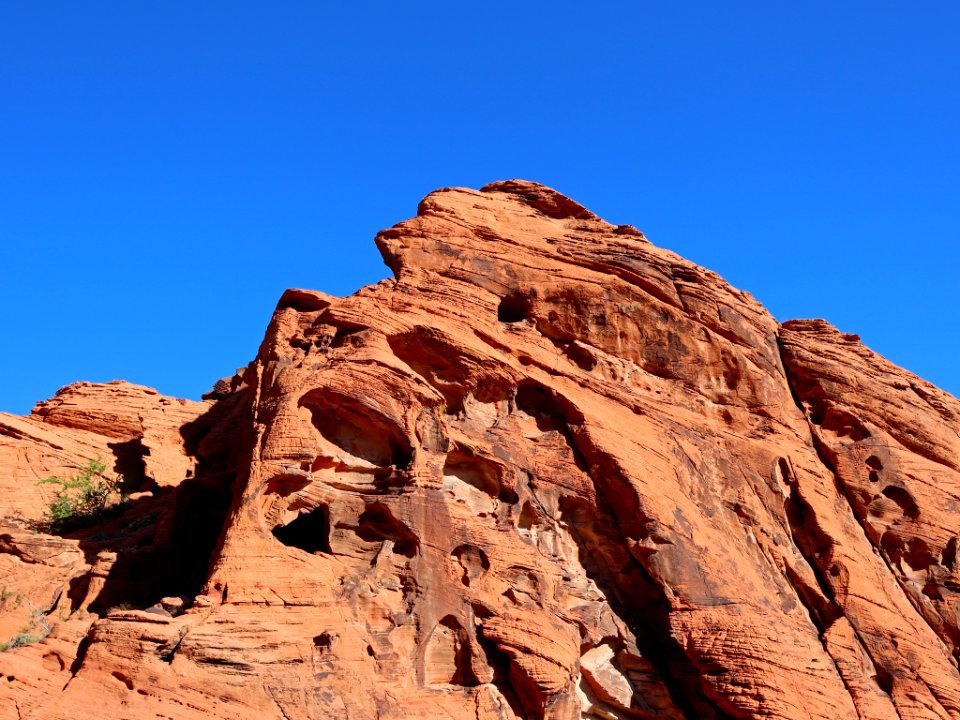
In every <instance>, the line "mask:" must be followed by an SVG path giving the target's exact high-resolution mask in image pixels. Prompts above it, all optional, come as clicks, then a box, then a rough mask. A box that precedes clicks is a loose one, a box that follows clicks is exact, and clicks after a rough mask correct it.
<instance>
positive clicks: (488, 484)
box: [443, 446, 519, 504]
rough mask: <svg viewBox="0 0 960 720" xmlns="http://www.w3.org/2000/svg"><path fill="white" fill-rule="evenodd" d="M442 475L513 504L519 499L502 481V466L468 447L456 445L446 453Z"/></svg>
mask: <svg viewBox="0 0 960 720" xmlns="http://www.w3.org/2000/svg"><path fill="white" fill-rule="evenodd" d="M443 475H444V477H448V478H456V479H458V480H460V481H462V482H465V483H466V484H468V485H470V486H472V487H475V488H476V489H477V490H480V491H481V492H484V493H486V494H487V495H490V496H491V497H495V498H499V499H500V500H502V501H503V502H506V503H509V504H513V503H515V502H517V501H518V500H519V497H518V496H517V493H516V491H515V490H514V489H513V488H511V487H509V486H508V485H505V484H504V482H503V467H502V466H500V465H498V464H497V463H495V462H492V461H491V460H487V459H486V458H483V457H480V456H479V455H474V454H473V452H472V451H471V450H470V449H469V448H463V447H459V446H458V447H457V448H455V449H454V450H453V451H452V452H450V453H449V454H448V455H447V460H446V462H445V463H444V465H443Z"/></svg>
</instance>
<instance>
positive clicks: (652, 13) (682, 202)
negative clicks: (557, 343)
mask: <svg viewBox="0 0 960 720" xmlns="http://www.w3.org/2000/svg"><path fill="white" fill-rule="evenodd" d="M958 37H960V5H958V4H957V3H955V2H910V3H907V2H883V1H882V0H880V1H876V0H874V1H872V2H856V1H853V2H842V3H837V2H817V1H814V2H804V3H771V2H739V3H718V2H705V1H703V2H666V1H658V2H619V3H610V2H602V1H601V2H589V3H582V2H576V3H574V2H552V3H546V4H545V3H512V2H511V3H506V2H486V3H453V2H444V3H436V2H416V3H398V2H382V3H367V2H353V3H320V2H289V1H285V0H276V1H275V2H271V3H259V2H258V3H253V2H246V1H244V0H239V1H238V0H232V1H231V2H215V1H211V2H189V3H187V2H176V1H171V2H162V3H158V2H146V1H143V0H131V2H109V3H107V2H97V1H96V0H91V1H90V2H67V0H60V1H56V0H52V1H49V2H44V1H43V0H39V1H38V2H6V3H2V4H0V249H2V253H3V264H2V266H3V268H4V272H3V275H2V282H0V301H2V313H0V338H2V343H3V352H2V354H0V378H2V381H0V410H6V411H12V412H19V413H24V412H27V411H29V408H30V407H31V406H32V405H33V403H34V402H35V401H37V400H40V399H42V398H45V397H47V396H49V395H51V394H52V393H53V392H54V391H55V390H56V389H57V388H58V387H60V386H62V385H64V384H67V383H69V382H72V381H74V380H81V379H86V380H94V381H105V380H110V379H113V378H123V379H127V380H130V381H132V382H137V383H143V384H148V385H152V386H154V387H157V388H159V389H160V390H161V391H162V392H165V393H169V394H174V395H180V396H185V397H193V398H196V397H199V395H200V394H201V393H202V392H204V391H206V390H207V389H208V388H210V387H211V386H212V384H213V383H214V381H216V380H217V379H218V378H219V377H222V376H224V375H229V374H232V372H233V371H234V369H235V368H237V367H238V366H241V365H244V364H246V363H247V362H248V361H249V360H250V359H252V358H253V356H254V355H255V353H256V350H257V346H258V344H259V342H260V340H261V338H262V335H263V331H264V329H265V327H266V325H267V322H268V320H269V317H270V314H271V312H272V310H273V307H274V305H275V303H276V301H277V299H278V297H279V296H280V293H281V292H282V291H283V289H284V288H286V287H310V288H317V289H321V290H325V291H327V292H331V293H334V294H341V295H345V294H349V293H351V292H353V291H354V290H356V289H357V288H359V287H360V286H362V285H364V284H366V283H370V282H373V281H376V280H379V279H381V278H383V277H386V276H387V275H388V274H389V272H388V271H387V269H386V268H385V267H384V266H383V265H382V263H381V261H380V258H379V255H378V254H377V251H376V249H375V247H374V244H373V242H372V238H373V236H374V234H375V233H376V231H377V230H378V229H380V228H382V227H387V226H389V225H391V224H393V223H394V222H397V221H399V220H402V219H405V218H408V217H410V216H411V215H413V214H414V212H415V208H416V205H417V202H418V201H419V200H420V198H421V197H422V196H423V195H425V194H426V193H427V192H429V191H431V190H433V189H435V188H437V187H442V186H449V185H466V186H472V187H479V186H480V185H483V184H485V183H487V182H490V181H492V180H496V179H503V178H512V177H521V178H527V179H531V180H537V181H539V182H543V183H546V184H548V185H551V186H553V187H555V188H557V189H558V190H560V191H562V192H564V193H566V194H568V195H570V196H571V197H573V198H575V199H576V200H578V201H580V202H581V203H583V204H585V205H587V206H588V207H590V208H591V209H593V210H594V211H596V212H598V213H599V214H600V215H602V216H603V217H605V218H607V219H608V220H610V221H612V222H615V223H632V224H635V225H637V226H638V227H639V228H641V229H642V230H644V231H645V232H646V233H647V235H648V236H649V237H650V238H651V239H652V240H653V241H654V242H655V243H656V244H658V245H661V246H664V247H668V248H671V249H673V250H676V251H677V252H679V253H681V254H682V255H685V256H686V257H688V258H690V259H692V260H694V261H696V262H698V263H700V264H702V265H705V266H707V267H709V268H711V269H712V270H715V271H717V272H719V273H720V274H722V275H723V276H725V277H726V278H727V279H728V280H730V281H731V282H732V283H734V284H735V285H737V286H738V287H742V288H744V289H746V290H749V291H751V292H752V293H753V294H754V295H755V296H756V297H757V298H758V299H760V300H761V301H762V302H764V303H765V304H766V305H767V307H769V308H770V310H771V311H772V312H773V313H774V315H775V316H776V317H777V318H778V319H780V320H786V319H789V318H793V317H825V318H827V319H829V320H830V321H831V322H833V323H834V324H836V325H838V326H839V327H840V328H841V329H842V330H844V331H847V332H856V333H859V334H860V335H861V336H862V337H863V339H864V340H865V341H866V342H867V343H868V344H869V345H871V346H872V347H873V348H874V349H876V350H877V351H879V352H881V353H883V354H884V355H886V356H887V357H889V358H890V359H892V360H894V361H895V362H897V363H899V364H901V365H904V366H906V367H908V368H909V369H911V370H913V371H914V372H916V373H918V374H919V375H921V376H923V377H925V378H927V379H929V380H931V381H933V382H935V383H937V384H939V385H940V386H941V387H943V388H945V389H947V390H949V391H951V392H953V393H954V394H960V363H958V358H960V340H958V336H960V308H958V303H957V294H958V290H960V281H958V274H957V271H958V264H960V243H958V240H960V197H958V196H960V152H958V151H960V42H958V40H957V38H958Z"/></svg>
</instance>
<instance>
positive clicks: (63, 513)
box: [38, 460, 122, 532]
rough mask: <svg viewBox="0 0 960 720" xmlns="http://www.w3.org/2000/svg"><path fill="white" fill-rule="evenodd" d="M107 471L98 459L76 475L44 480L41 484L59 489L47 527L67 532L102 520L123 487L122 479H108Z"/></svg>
mask: <svg viewBox="0 0 960 720" xmlns="http://www.w3.org/2000/svg"><path fill="white" fill-rule="evenodd" d="M106 470H107V466H106V465H104V464H103V463H102V462H100V461H99V460H89V461H88V462H87V466H86V467H85V468H81V469H79V472H78V473H77V474H76V475H73V476H71V477H65V478H64V477H57V476H53V477H48V478H47V479H46V480H41V481H40V482H39V483H38V484H40V485H57V486H58V487H57V490H56V495H55V496H54V498H53V500H51V501H50V504H49V505H48V506H47V516H46V519H45V525H46V528H47V529H49V530H51V531H53V532H65V531H69V530H73V529H76V528H78V527H83V526H85V525H93V524H95V523H97V522H100V521H101V520H103V519H104V514H105V511H106V510H107V508H108V507H109V506H110V504H111V500H112V499H113V498H114V497H115V496H116V495H117V493H118V492H119V490H120V485H121V484H122V479H121V478H108V477H107V476H106V475H105V474H104V473H105V472H106Z"/></svg>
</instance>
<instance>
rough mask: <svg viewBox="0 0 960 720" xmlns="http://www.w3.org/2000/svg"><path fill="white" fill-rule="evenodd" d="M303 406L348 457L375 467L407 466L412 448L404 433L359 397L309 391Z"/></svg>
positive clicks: (302, 403) (324, 436)
mask: <svg viewBox="0 0 960 720" xmlns="http://www.w3.org/2000/svg"><path fill="white" fill-rule="evenodd" d="M300 405H301V406H304V407H307V408H308V409H309V410H310V415H311V419H312V421H313V425H314V427H315V428H316V429H317V431H318V432H319V433H320V434H321V435H322V436H323V438H324V439H325V440H327V441H328V442H330V443H331V444H333V445H335V446H336V447H338V448H340V449H341V450H342V451H343V452H344V453H346V456H347V457H344V458H341V460H342V461H343V462H345V463H347V464H349V463H350V462H351V458H354V459H359V460H360V461H362V462H365V463H368V464H370V465H374V466H376V467H389V466H391V465H392V466H395V467H396V468H398V469H403V468H406V467H407V466H408V465H409V464H410V461H411V459H412V457H413V448H412V447H411V445H410V441H409V440H408V439H407V438H406V436H405V435H404V433H402V432H401V431H400V429H399V428H398V427H396V426H395V425H394V424H393V423H391V422H390V421H389V420H387V419H386V418H383V417H378V416H377V415H376V414H375V413H373V412H372V411H371V410H370V409H369V408H366V407H363V406H362V405H360V404H359V403H358V402H357V400H356V399H354V398H350V397H347V396H345V395H340V394H339V393H331V392H317V393H308V394H307V395H306V396H304V397H303V398H302V399H301V400H300Z"/></svg>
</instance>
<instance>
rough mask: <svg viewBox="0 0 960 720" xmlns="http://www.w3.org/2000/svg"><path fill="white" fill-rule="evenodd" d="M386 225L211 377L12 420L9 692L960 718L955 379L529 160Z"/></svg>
mask: <svg viewBox="0 0 960 720" xmlns="http://www.w3.org/2000/svg"><path fill="white" fill-rule="evenodd" d="M377 242H378V245H379V247H380V249H381V251H382V253H383V255H384V257H385V259H386V261H387V263H388V265H389V266H390V267H391V269H392V270H393V271H394V274H395V278H394V279H393V280H388V281H384V282H381V283H378V284H377V285H375V286H371V287H367V288H363V289H362V290H360V291H359V292H358V293H356V294H355V295H353V296H351V297H348V298H334V297H330V296H327V295H324V294H322V293H318V292H313V291H308V290H290V291H288V292H287V293H285V294H284V296H283V297H282V298H281V300H280V303H279V306H278V308H277V311H276V313H275V315H274V318H273V320H272V322H271V324H270V327H269V328H268V330H267V334H266V338H265V340H264V342H263V345H262V346H261V348H260V352H259V354H258V356H257V358H256V360H255V361H254V362H253V363H251V365H250V366H249V367H248V368H247V369H246V370H245V371H244V372H243V373H242V374H239V375H237V376H235V377H234V378H233V379H232V380H230V381H222V382H221V383H218V386H217V388H216V390H215V392H214V393H213V394H211V396H210V398H211V399H210V400H208V401H207V402H205V403H203V404H200V403H187V402H184V401H176V400H170V399H168V398H162V397H160V396H158V395H155V394H154V395H150V392H151V391H147V390H146V389H143V388H135V387H132V386H126V385H111V386H81V387H77V386H71V388H68V389H66V390H65V391H62V394H61V395H58V397H57V398H55V399H54V400H52V401H49V402H47V403H42V404H41V405H39V406H38V408H37V410H35V413H34V416H33V417H31V418H14V417H11V416H0V433H2V434H3V436H4V437H2V438H0V441H2V442H0V459H2V460H3V462H2V463H0V493H2V494H0V498H2V499H3V501H4V504H3V512H4V513H5V514H6V515H7V516H8V519H7V521H6V524H5V525H4V527H2V528H0V551H2V552H3V553H5V554H2V555H0V572H2V573H3V576H2V577H3V582H4V583H6V586H7V588H9V589H8V590H7V591H6V592H5V594H6V593H11V595H10V596H9V597H8V599H7V601H6V602H7V604H8V605H10V606H11V608H10V609H9V610H8V608H7V606H6V605H4V606H3V607H0V617H5V614H6V613H8V612H13V608H12V606H13V605H15V604H16V600H15V599H16V597H23V598H25V600H24V601H22V602H21V606H24V607H28V609H29V610H30V614H29V617H30V618H32V620H28V621H27V622H33V624H34V628H33V631H34V632H35V633H36V631H37V629H38V628H39V630H41V631H42V632H40V633H38V634H43V633H45V632H46V630H47V629H48V628H49V630H50V631H51V632H50V634H49V635H47V636H46V637H45V638H43V639H41V640H37V641H34V642H30V643H28V644H26V645H24V646H23V647H18V648H14V649H10V650H7V651H6V652H5V653H2V654H0V678H6V679H5V680H2V679H0V718H2V717H10V718H21V717H22V718H103V717H131V718H154V717H163V718H197V717H201V716H203V717H211V718H236V717H263V718H290V719H300V718H341V717H345V718H419V717H424V718H425V717H430V718H437V717H449V718H466V717H470V718H478V719H486V718H500V719H507V718H526V719H540V718H564V719H566V718H670V719H677V720H679V719H681V718H685V719H693V718H706V719H717V720H719V719H726V718H831V719H832V718H862V719H864V720H866V719H867V718H958V717H960V675H958V672H957V657H958V653H960V645H958V643H960V627H958V612H957V611H958V608H960V569H958V561H957V557H956V556H957V544H958V542H960V539H958V527H960V522H958V520H960V506H958V500H960V460H958V458H960V403H958V401H957V400H956V399H954V398H953V397H951V396H949V395H947V394H946V393H943V392H941V391H939V390H937V389H936V388H934V387H932V386H931V385H929V384H928V383H925V382H923V381H922V380H919V379H918V378H916V377H914V376H912V375H910V374H909V373H907V372H905V371H903V370H901V369H899V368H896V367H894V366H893V365H891V364H890V363H888V362H887V361H885V360H884V359H883V358H880V357H878V356H877V355H875V354H874V353H872V352H871V351H869V350H868V349H867V348H865V347H864V346H863V345H861V344H860V343H859V341H858V339H857V338H856V337H855V336H850V335H842V334H840V333H839V332H838V331H836V330H835V329H833V328H832V327H830V326H829V325H827V324H826V323H824V322H822V321H795V322H790V323H786V324H785V325H783V326H778V325H777V323H776V322H775V321H774V320H773V318H772V317H771V316H770V315H769V313H767V312H766V311H765V310H764V309H763V308H762V307H760V306H759V305H758V304H757V303H756V302H755V301H754V300H753V299H752V298H751V297H750V296H749V295H748V294H746V293H743V292H741V291H739V290H736V289H734V288H732V287H730V286H729V285H728V284H727V283H726V282H724V281H723V280H722V279H721V278H719V277H718V276H716V275H715V274H713V273H710V272H709V271H706V270H704V269H702V268H699V267H697V266H695V265H693V264H691V263H689V262H687V261H685V260H683V259H681V258H679V257H677V256H676V255H674V254H673V253H670V252H668V251H665V250H662V249H659V248H656V247H654V246H653V245H652V244H650V243H649V242H648V241H647V240H646V239H645V238H644V237H643V235H642V234H641V233H639V232H638V231H637V230H636V229H634V228H633V227H631V226H614V225H611V224H609V223H607V222H604V221H603V220H601V219H599V218H597V217H596V216H595V215H593V214H592V213H590V212H589V211H588V210H586V209H585V208H583V207H581V206H580V205H578V204H577V203H575V202H573V201H572V200H570V199H568V198H565V197H563V196H562V195H559V194H558V193H556V192H554V191H552V190H550V189H548V188H545V187H543V186H540V185H535V184H533V183H526V182H521V181H509V182H502V183H495V184H493V185H490V186H487V187H486V188H483V189H482V190H481V191H474V190H467V189H448V190H441V191H438V192H435V193H433V194H431V195H429V196H428V197H427V198H425V199H424V201H423V202H422V203H421V205H420V207H419V209H418V213H417V217H416V218H414V219H412V220H409V221H406V222H404V223H400V224H399V225H396V226H394V227H393V228H390V229H388V230H385V231H383V232H381V233H380V235H379V236H378V238H377ZM118 444H119V445H121V446H122V448H123V449H122V450H118V449H117V445H118ZM49 448H55V450H56V451H55V452H53V451H51V450H50V449H49ZM109 453H112V454H113V456H114V457H116V459H117V463H118V465H117V471H118V472H123V473H124V474H126V473H127V470H125V469H123V468H124V467H126V465H125V463H129V462H132V460H131V459H130V458H136V457H138V458H140V462H142V475H141V476H140V477H141V478H142V482H143V484H144V486H145V489H146V490H148V492H145V493H143V494H142V495H139V496H138V499H137V500H135V501H134V502H133V503H132V504H131V506H130V507H129V508H128V509H127V511H126V512H125V513H124V514H123V515H122V516H121V517H120V518H119V519H117V520H114V521H111V523H108V524H107V525H106V526H103V527H99V528H94V529H90V530H87V531H83V532H78V533H75V534H74V536H71V537H66V538H59V537H53V536H48V535H43V534H31V533H30V531H29V529H28V528H27V527H26V526H27V525H28V524H29V522H30V521H31V520H36V518H38V517H39V515H40V514H42V511H43V507H44V498H43V497H42V496H41V497H38V496H37V488H36V487H35V486H34V485H33V481H34V479H36V478H39V477H43V476H45V475H46V474H50V473H51V472H53V471H55V470H56V469H57V468H59V467H62V466H63V465H70V464H73V465H76V464H79V463H82V461H83V458H85V457H89V456H91V455H101V456H104V457H105V456H107V455H108V454H109ZM124 458H125V459H124ZM138 467H140V466H138ZM18 518H19V519H18ZM144 518H146V519H144ZM8 526H9V527H8ZM111 606H120V607H112V608H111ZM18 611H19V612H21V615H22V613H23V610H22V608H21V609H20V610H18ZM18 621H19V622H23V621H25V618H24V617H19V618H18ZM4 627H6V629H7V630H8V631H9V630H10V627H11V626H10V624H9V623H8V624H7V625H6V626H4ZM14 632H15V631H14Z"/></svg>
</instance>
